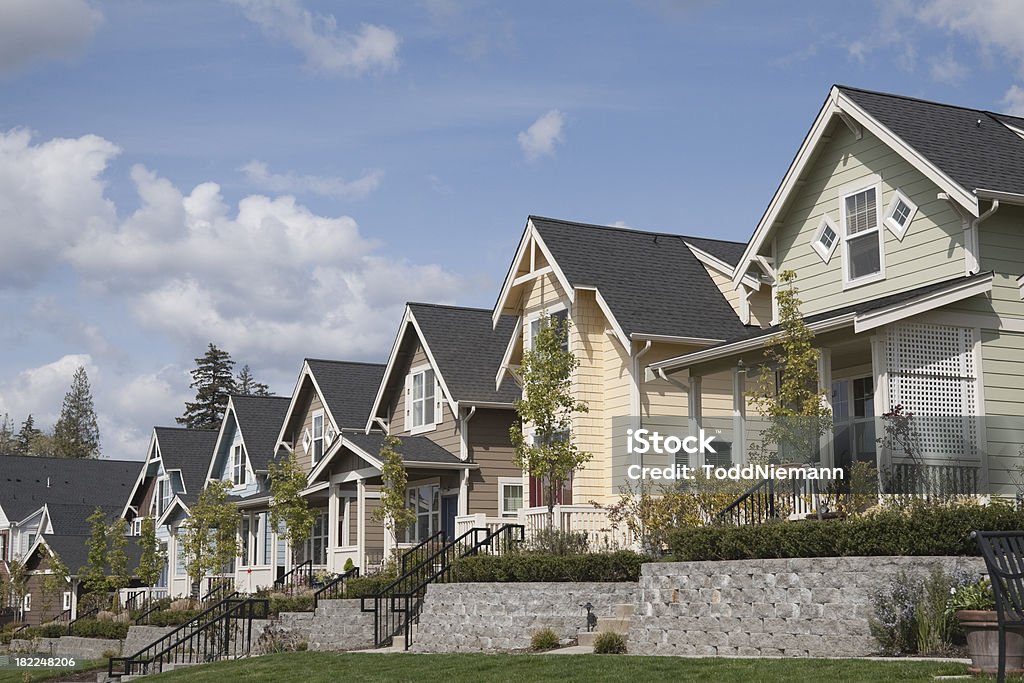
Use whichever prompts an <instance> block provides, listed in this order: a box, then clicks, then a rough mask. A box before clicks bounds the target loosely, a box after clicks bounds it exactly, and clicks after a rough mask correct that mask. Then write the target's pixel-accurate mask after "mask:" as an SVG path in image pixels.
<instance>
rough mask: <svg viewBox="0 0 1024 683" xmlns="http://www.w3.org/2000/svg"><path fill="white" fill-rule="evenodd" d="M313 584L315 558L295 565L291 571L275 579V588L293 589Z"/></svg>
mask: <svg viewBox="0 0 1024 683" xmlns="http://www.w3.org/2000/svg"><path fill="white" fill-rule="evenodd" d="M311 585H313V560H306V561H305V562H303V563H302V564H298V565H295V566H294V567H292V569H291V571H289V572H287V573H285V574H284V575H283V576H282V577H281V578H279V579H277V580H276V581H274V589H275V590H284V589H289V590H291V589H293V588H296V587H302V586H311Z"/></svg>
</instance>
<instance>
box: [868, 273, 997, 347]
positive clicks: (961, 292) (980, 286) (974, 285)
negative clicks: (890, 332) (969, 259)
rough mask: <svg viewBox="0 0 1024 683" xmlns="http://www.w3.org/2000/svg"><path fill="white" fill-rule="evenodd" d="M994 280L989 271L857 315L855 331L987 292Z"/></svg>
mask: <svg viewBox="0 0 1024 683" xmlns="http://www.w3.org/2000/svg"><path fill="white" fill-rule="evenodd" d="M992 280H993V276H992V274H991V273H989V274H988V276H987V277H984V278H979V279H978V280H976V281H974V282H965V283H962V284H959V285H956V286H954V287H951V288H949V289H943V290H940V291H937V292H931V293H929V294H924V295H922V296H919V297H916V298H914V299H911V300H909V301H903V302H900V303H898V304H893V305H892V306H886V307H885V308H882V309H878V310H875V311H870V312H868V313H864V314H862V315H859V316H857V319H856V320H855V321H854V324H853V330H854V333H856V334H860V333H861V332H867V331H868V330H873V329H875V328H876V327H881V326H882V325H888V324H890V323H894V322H897V321H899V320H903V319H904V318H909V317H911V316H915V315H919V314H921V313H927V312H928V311H931V310H934V309H936V308H941V307H942V306H948V305H949V304H952V303H956V302H957V301H961V300H963V299H967V298H970V297H972V296H977V295H979V294H987V293H988V292H991V291H992Z"/></svg>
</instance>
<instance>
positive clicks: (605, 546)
mask: <svg viewBox="0 0 1024 683" xmlns="http://www.w3.org/2000/svg"><path fill="white" fill-rule="evenodd" d="M548 519H549V518H548V508H547V506H542V507H530V508H521V509H520V510H518V511H517V512H516V513H515V514H514V515H505V516H502V517H490V516H487V515H485V514H472V515H459V516H458V517H456V518H455V535H456V536H460V535H462V534H464V533H466V532H467V531H469V530H470V529H472V528H474V527H476V528H487V529H488V530H489V531H495V530H497V529H498V528H500V527H501V526H502V525H504V524H522V525H523V527H525V533H526V543H527V544H529V542H530V540H531V538H532V537H534V536H535V535H536V534H537V532H539V531H546V530H547V529H548ZM551 528H552V529H558V530H560V531H563V532H570V531H571V532H575V533H584V534H586V536H587V548H588V549H589V550H590V551H591V552H600V551H604V550H635V549H636V547H637V544H636V539H634V537H633V534H632V533H631V532H630V531H629V529H626V528H624V526H621V525H620V527H619V528H613V525H612V522H611V520H610V519H609V517H608V510H606V509H605V508H601V507H596V506H594V505H555V506H554V509H553V510H552V514H551Z"/></svg>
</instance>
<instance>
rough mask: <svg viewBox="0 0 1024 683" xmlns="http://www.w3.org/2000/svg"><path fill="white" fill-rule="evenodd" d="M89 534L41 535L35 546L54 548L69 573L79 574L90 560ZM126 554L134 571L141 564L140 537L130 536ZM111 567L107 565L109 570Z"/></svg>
mask: <svg viewBox="0 0 1024 683" xmlns="http://www.w3.org/2000/svg"><path fill="white" fill-rule="evenodd" d="M88 540H89V537H88V536H78V535H73V534H46V535H44V536H40V537H39V541H38V542H37V543H36V545H35V546H34V547H33V550H35V552H38V548H39V547H40V546H41V545H43V544H45V545H46V546H47V547H48V548H49V549H50V550H52V551H53V552H54V553H56V555H57V556H58V557H59V558H60V560H61V562H63V563H64V566H65V567H67V568H68V573H69V574H70V575H71V576H77V575H78V574H79V572H80V571H81V569H82V567H84V566H85V565H86V564H88V562H89V546H88V545H87V542H88ZM125 554H127V555H128V569H129V570H131V571H134V570H135V569H137V568H138V566H139V558H141V557H142V548H141V547H140V546H139V542H138V539H136V538H133V537H130V538H128V542H127V543H126V544H125ZM109 569H110V567H109V566H108V567H107V570H108V571H109Z"/></svg>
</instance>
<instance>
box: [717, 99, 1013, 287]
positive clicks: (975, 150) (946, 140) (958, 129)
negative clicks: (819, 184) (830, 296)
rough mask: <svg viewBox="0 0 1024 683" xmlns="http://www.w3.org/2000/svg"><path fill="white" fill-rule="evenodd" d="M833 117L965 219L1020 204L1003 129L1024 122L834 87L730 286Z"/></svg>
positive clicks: (758, 245)
mask: <svg viewBox="0 0 1024 683" xmlns="http://www.w3.org/2000/svg"><path fill="white" fill-rule="evenodd" d="M837 117H838V118H839V119H840V120H842V121H843V122H844V123H845V124H846V125H848V126H850V127H851V128H855V129H857V130H858V131H863V130H867V131H869V132H870V133H872V134H873V135H875V137H877V138H879V139H880V140H881V141H882V142H883V143H884V144H885V145H887V146H888V147H889V148H891V149H892V150H893V151H895V152H896V153H897V154H899V155H900V156H901V157H902V158H903V159H904V160H905V161H907V163H909V164H910V165H912V166H913V167H914V168H916V169H917V170H919V171H920V172H921V173H922V174H924V175H925V176H926V177H927V178H928V179H929V180H931V181H932V182H933V183H935V184H936V185H937V186H938V187H939V188H940V190H941V191H942V192H945V193H946V194H948V195H949V199H950V200H951V201H955V202H956V203H957V204H959V205H960V206H962V207H963V208H964V209H965V210H966V212H967V213H968V214H970V215H972V216H978V215H979V214H980V209H979V205H978V199H979V198H1002V199H1007V198H1012V199H1013V201H1015V202H1017V203H1024V139H1022V138H1021V136H1020V135H1018V134H1017V133H1015V132H1014V131H1013V130H1011V129H1010V128H1009V127H1008V126H1015V127H1017V128H1018V129H1020V130H1024V119H1020V118H1017V117H1014V116H1009V115H1006V114H997V113H993V112H988V111H984V110H981V109H971V108H969V107H958V106H954V105H949V104H940V103H938V102H928V101H926V100H918V99H915V98H912V97H905V96H902V95H891V94H889V93H882V92H874V91H871V90H862V89H860V88H851V87H849V86H843V85H835V86H833V87H832V89H831V90H830V91H829V94H828V97H826V98H825V102H824V104H822V107H821V110H820V111H819V112H818V116H817V117H816V118H815V120H814V123H813V124H812V125H811V128H810V130H809V131H808V133H807V136H806V137H805V138H804V141H803V143H802V144H801V146H800V149H799V150H797V153H796V155H795V156H794V157H793V161H792V162H791V163H790V166H789V169H788V170H787V171H786V175H785V176H783V178H782V181H781V182H780V183H779V187H778V189H776V191H775V195H774V196H773V197H772V200H771V202H769V204H768V206H767V208H766V209H765V211H764V214H763V215H762V216H761V219H760V221H759V222H758V225H757V227H756V228H755V229H754V234H753V236H752V237H751V238H750V241H749V242H748V243H747V247H746V249H745V250H744V252H743V257H742V258H741V259H740V260H739V262H738V263H737V264H736V267H735V270H734V271H733V277H732V280H733V284H734V285H737V286H738V285H739V282H740V280H741V278H743V276H744V274H745V273H746V272H747V268H748V267H749V266H750V264H751V263H752V262H753V260H754V256H755V255H756V254H757V253H758V251H759V250H760V248H761V246H762V245H763V244H764V241H765V240H766V239H767V238H768V235H769V234H770V233H771V231H772V229H773V227H774V225H775V223H776V221H777V220H778V219H779V217H780V216H782V215H783V213H784V212H785V210H786V208H787V206H788V201H789V197H790V194H791V193H792V191H793V189H794V188H796V187H798V186H799V184H800V180H801V177H802V175H803V173H804V171H805V170H806V167H807V166H808V165H809V164H810V163H812V161H813V159H814V157H815V154H816V151H817V149H818V147H819V145H820V143H821V141H822V139H823V137H824V136H825V134H826V132H827V131H828V130H829V129H830V127H831V126H832V125H833V119H835V118H837ZM979 122H980V124H979ZM838 125H843V124H838Z"/></svg>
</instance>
